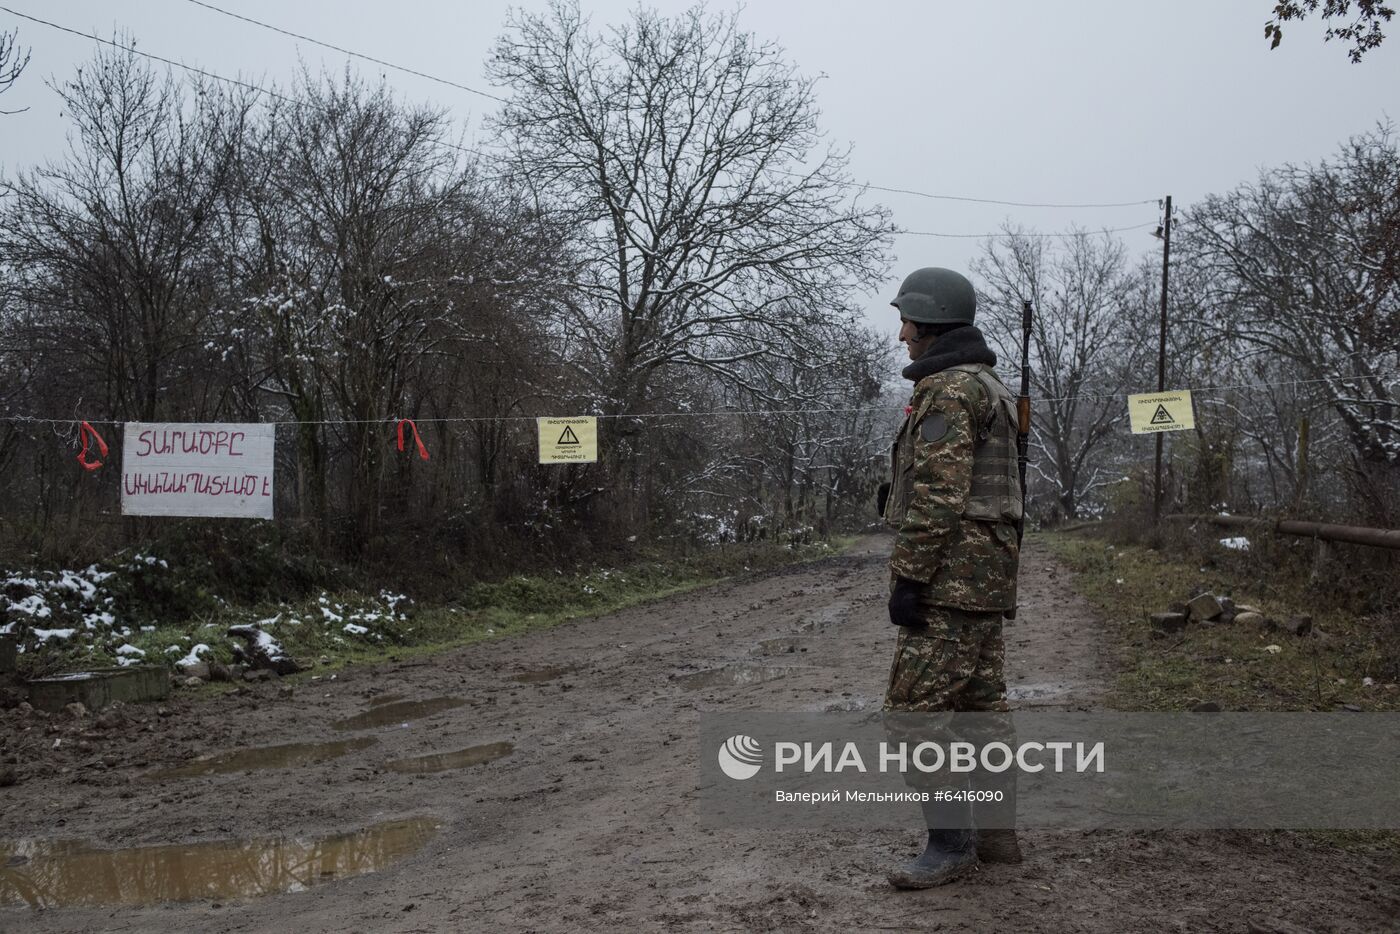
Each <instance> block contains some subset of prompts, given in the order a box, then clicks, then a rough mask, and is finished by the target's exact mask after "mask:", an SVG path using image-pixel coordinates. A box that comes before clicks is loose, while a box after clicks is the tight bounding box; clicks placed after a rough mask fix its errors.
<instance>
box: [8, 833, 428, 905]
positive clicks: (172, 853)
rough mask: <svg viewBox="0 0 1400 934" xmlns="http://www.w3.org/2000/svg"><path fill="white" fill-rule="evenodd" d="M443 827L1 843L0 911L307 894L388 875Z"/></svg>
mask: <svg viewBox="0 0 1400 934" xmlns="http://www.w3.org/2000/svg"><path fill="white" fill-rule="evenodd" d="M437 828H438V824H437V822H436V821H434V820H432V819H430V818H413V819H409V820H398V821H390V822H387V823H383V824H376V825H374V826H372V827H367V828H365V829H363V830H357V831H354V832H352V833H346V834H340V835H338V836H334V837H322V838H320V839H309V840H301V839H289V838H279V839H270V840H226V841H221V842H211V843H195V844H188V845H186V844H171V845H165V846H145V847H134V848H132V849H126V850H99V849H93V848H92V847H90V846H88V845H87V844H85V843H80V842H76V841H67V840H57V841H55V840H21V841H17V842H12V843H0V863H3V865H0V905H29V906H30V907H33V908H62V907H70V906H79V905H86V906H94V905H152V904H157V903H160V902H177V901H190V900H192V899H206V898H207V899H222V898H251V897H253V896H257V895H273V894H277V893H280V892H299V891H301V890H303V889H306V888H308V887H310V886H313V885H317V884H319V883H322V882H331V881H334V880H336V879H345V878H349V877H351V876H359V875H364V874H365V873H370V872H378V871H380V870H382V869H385V868H387V867H388V866H390V865H392V864H394V863H395V862H397V861H399V860H401V859H403V858H405V857H407V856H411V855H412V854H413V853H415V852H417V851H418V850H419V849H420V848H422V846H423V845H424V844H425V843H427V842H428V840H430V839H431V838H432V836H433V834H434V833H435V832H436V831H437Z"/></svg>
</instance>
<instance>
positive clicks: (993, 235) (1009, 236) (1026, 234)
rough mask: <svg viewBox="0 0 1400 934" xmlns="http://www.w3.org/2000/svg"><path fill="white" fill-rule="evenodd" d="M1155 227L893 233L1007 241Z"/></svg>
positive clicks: (1143, 225)
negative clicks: (1019, 231)
mask: <svg viewBox="0 0 1400 934" xmlns="http://www.w3.org/2000/svg"><path fill="white" fill-rule="evenodd" d="M1155 226H1157V225H1156V224H1155V223H1152V224H1134V225H1132V226H1130V227H1108V228H1105V229H1103V230H1095V231H1087V230H1085V231H1079V230H1069V231H1052V232H1048V233H1041V232H1039V231H1027V232H1021V233H1007V232H1006V231H1000V232H998V233H934V232H933V231H928V230H896V231H895V233H896V234H902V235H905V236H909V237H942V238H946V239H950V240H984V239H992V240H1008V239H1012V238H1014V237H1078V236H1081V235H1085V234H1090V233H1106V234H1109V233H1122V232H1123V231H1125V230H1146V229H1147V228H1148V227H1155Z"/></svg>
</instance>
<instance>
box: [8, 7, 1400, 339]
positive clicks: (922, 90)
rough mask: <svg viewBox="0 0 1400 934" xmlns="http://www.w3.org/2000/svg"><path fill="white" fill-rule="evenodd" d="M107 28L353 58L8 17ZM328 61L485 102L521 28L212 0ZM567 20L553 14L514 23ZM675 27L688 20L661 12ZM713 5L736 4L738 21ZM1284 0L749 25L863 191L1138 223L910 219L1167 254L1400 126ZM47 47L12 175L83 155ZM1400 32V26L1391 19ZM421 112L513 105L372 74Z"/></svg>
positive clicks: (398, 11)
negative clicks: (1275, 16)
mask: <svg viewBox="0 0 1400 934" xmlns="http://www.w3.org/2000/svg"><path fill="white" fill-rule="evenodd" d="M0 2H3V4H4V5H5V6H9V7H12V8H13V9H15V10H17V11H19V12H22V13H28V14H31V15H34V16H38V17H42V18H44V19H48V20H51V21H53V22H56V23H60V24H62V25H65V26H68V27H71V28H73V29H78V30H81V31H85V32H90V33H96V34H99V35H102V36H111V35H112V33H113V31H114V30H116V31H124V32H127V33H129V34H130V35H132V36H134V37H135V38H136V40H137V42H138V46H139V47H140V48H141V49H143V50H145V51H148V52H151V53H154V54H157V55H161V56H164V57H166V58H171V59H175V60H177V61H181V62H184V63H186V64H190V65H197V66H199V67H201V68H204V69H206V70H209V71H213V72H216V73H218V74H221V75H226V76H242V77H244V78H251V79H252V80H255V81H258V82H268V81H274V82H281V83H287V82H289V81H290V80H291V79H292V78H293V77H294V75H295V73H296V71H297V69H298V68H299V64H298V63H299V62H305V63H306V64H307V65H309V66H310V67H312V68H313V69H318V68H320V67H322V66H323V65H324V66H325V67H328V68H331V69H333V70H334V69H339V68H341V67H343V65H344V64H345V61H346V59H345V56H343V55H340V54H339V53H335V52H331V51H328V50H325V49H322V48H320V47H318V46H315V45H311V44H308V43H305V42H300V41H298V40H296V39H292V38H288V37H287V36H284V35H279V34H277V33H275V32H271V31H269V30H266V29H263V28H259V27H257V26H253V25H249V24H247V23H242V22H237V21H235V20H232V19H229V18H227V17H225V16H222V15H220V14H218V13H215V12H212V11H210V10H207V9H202V8H200V7H198V6H196V5H194V4H192V3H190V2H188V0H140V2H136V0H128V2H111V0H107V2H102V0H0ZM211 2H213V3H214V4H215V5H217V6H221V7H223V8H225V9H228V10H231V11H234V12H237V13H241V14H243V15H246V16H249V17H253V18H255V19H260V20H263V21H264V22H267V23H270V24H272V25H276V26H279V27H282V28H285V29H288V30H290V31H293V32H299V33H302V34H304V35H306V36H308V37H311V38H314V39H318V40H321V41H324V42H329V43H333V44H335V45H339V46H343V47H345V48H347V49H351V50H354V51H357V52H361V53H364V54H368V55H373V56H375V57H378V58H382V59H384V60H386V61H390V62H394V63H398V64H403V65H408V66H411V67H413V68H416V69H419V70H421V71H424V72H427V73H430V74H434V75H438V76H441V77H444V78H448V79H451V80H454V81H457V82H460V83H462V84H466V85H470V86H472V87H477V88H481V89H483V90H491V88H490V87H489V85H487V84H486V81H485V78H484V63H485V60H486V56H487V54H488V50H489V48H490V45H491V43H492V41H493V39H494V38H495V37H496V36H497V35H498V34H499V32H500V31H501V28H502V24H503V23H504V20H505V15H506V11H507V9H508V8H509V7H510V6H511V5H512V4H510V3H507V2H501V0H469V2H455V3H454V2H448V0H399V2H398V3H396V4H392V5H391V4H387V3H384V2H382V0H380V2H374V3H371V2H368V0H297V2H294V3H292V2H287V0H211ZM515 5H516V6H522V7H524V8H526V9H539V8H543V7H544V5H545V4H544V3H543V2H542V0H527V2H524V3H519V4H515ZM653 5H654V6H655V7H656V8H658V9H660V10H662V11H663V12H674V11H677V10H680V9H684V8H685V7H686V6H688V5H689V4H687V3H683V2H679V0H677V2H670V0H658V2H656V3H654V4H653ZM634 6H635V4H633V3H629V2H626V0H586V2H584V3H583V8H584V9H585V11H587V12H588V13H589V14H590V15H591V17H592V19H593V21H594V23H595V24H605V23H610V22H617V21H620V20H622V19H624V18H626V17H627V15H628V13H629V11H630V10H631V9H633V8H634ZM711 6H712V8H719V9H732V6H730V5H727V4H711ZM1272 8H1273V0H1228V2H1226V0H1172V2H1170V3H1163V2H1153V3H1145V2H1129V0H1077V2H1053V3H1052V2H1044V0H1039V2H1031V0H1016V2H999V3H974V2H967V0H960V2H956V3H954V2H945V0H862V2H859V3H839V4H836V3H828V4H820V3H812V2H810V0H809V2H804V3H798V2H795V0H782V2H778V0H751V2H750V3H749V4H748V6H747V7H746V8H744V9H743V10H742V12H741V13H740V22H741V25H742V26H743V27H744V28H746V29H748V30H749V31H752V32H755V33H757V34H759V35H760V36H762V37H765V38H774V39H777V40H778V41H780V42H781V43H782V44H783V45H784V46H785V47H786V49H787V52H788V56H789V58H790V59H791V60H792V61H794V62H795V63H796V64H797V65H798V66H799V68H800V69H801V70H802V71H804V72H805V73H807V74H810V75H823V76H824V78H823V80H822V81H821V84H820V86H819V99H820V101H821V106H822V109H823V113H824V125H825V128H826V130H827V131H828V133H829V134H830V136H831V137H832V138H833V139H834V140H836V141H838V142H841V143H846V142H849V143H851V144H852V145H853V147H854V152H853V158H852V169H853V172H854V175H855V177H856V179H857V180H858V181H862V182H869V183H871V184H876V185H884V186H889V187H894V188H908V189H917V190H920V191H924V192H929V193H934V194H945V195H960V196H969V197H977V198H991V199H1001V200H1009V201H1032V202H1074V203H1082V202H1118V201H1136V200H1144V199H1146V200H1151V202H1152V203H1150V204H1143V205H1139V206H1136V207H1131V208H1117V209H1074V210H1061V209H1036V208H1018V207H1004V206H998V205H989V204H960V203H956V202H949V201H939V200H929V199H924V198H918V197H912V196H904V195H882V196H881V200H882V201H883V202H884V203H886V204H888V205H889V206H890V207H891V208H893V209H894V219H895V222H896V223H897V224H898V225H899V226H901V227H903V228H905V229H908V230H920V231H933V232H941V233H980V232H984V231H995V230H997V229H998V228H999V226H1000V225H1001V224H1002V223H1003V222H1004V221H1008V220H1009V221H1011V222H1013V223H1020V224H1024V225H1027V226H1030V227H1035V228H1038V229H1040V230H1047V231H1050V230H1064V229H1066V228H1067V227H1068V226H1069V225H1071V224H1079V225H1081V226H1085V227H1089V228H1101V227H1122V226H1129V225H1138V224H1141V225H1147V229H1144V230H1135V231H1129V232H1125V233H1123V234H1121V236H1123V237H1124V238H1125V239H1126V241H1127V243H1128V244H1129V246H1130V248H1132V249H1134V250H1135V251H1136V250H1139V249H1140V250H1143V251H1148V250H1158V249H1160V248H1159V247H1158V246H1157V241H1156V240H1153V239H1152V238H1151V236H1150V235H1151V228H1152V227H1153V226H1155V224H1156V221H1157V219H1158V213H1159V212H1158V208H1157V204H1156V200H1155V199H1157V198H1159V197H1161V196H1162V195H1165V194H1168V193H1170V194H1172V195H1173V196H1174V200H1175V201H1176V203H1177V204H1178V205H1189V204H1190V203H1191V202H1193V201H1195V200H1196V199H1198V198H1200V197H1201V196H1203V195H1205V194H1207V193H1210V192H1217V191H1224V190H1226V189H1229V188H1231V187H1233V186H1235V185H1237V184H1239V183H1240V182H1243V181H1247V180H1251V179H1253V178H1254V177H1255V176H1256V175H1257V173H1258V171H1259V169H1260V168H1261V167H1266V166H1274V165H1280V164H1282V163H1285V162H1304V161H1315V160H1318V159H1320V158H1322V157H1325V156H1328V155H1329V154H1331V153H1332V152H1333V151H1334V150H1335V149H1336V148H1337V146H1338V144H1339V143H1340V142H1341V141H1343V140H1344V139H1346V138H1347V137H1348V136H1351V135H1353V134H1356V133H1360V132H1364V131H1366V130H1368V129H1370V128H1372V127H1373V126H1374V125H1375V124H1376V123H1377V122H1378V121H1381V120H1385V119H1387V118H1388V117H1390V116H1400V100H1397V95H1400V35H1392V36H1391V38H1389V39H1388V41H1387V42H1386V43H1385V44H1383V45H1382V46H1381V47H1380V48H1379V49H1377V50H1374V51H1372V52H1370V53H1369V54H1368V55H1367V57H1366V59H1365V60H1364V61H1363V63H1362V64H1359V65H1353V64H1352V63H1351V62H1350V60H1349V59H1348V57H1347V50H1348V49H1347V46H1346V45H1345V44H1344V43H1342V42H1338V41H1333V42H1330V43H1324V42H1323V41H1322V32H1323V27H1322V25H1321V24H1320V23H1312V22H1309V23H1293V24H1289V26H1288V27H1287V29H1286V31H1285V39H1284V42H1283V44H1282V45H1281V46H1280V47H1279V48H1278V49H1276V50H1274V51H1270V50H1269V48H1268V43H1267V41H1266V40H1265V39H1264V35H1263V33H1264V23H1265V21H1266V20H1267V19H1268V16H1269V12H1270V11H1271V9H1272ZM16 26H18V27H19V29H20V41H21V43H22V44H23V45H26V46H31V47H32V48H33V59H32V61H31V63H30V68H29V70H28V71H27V72H26V73H25V74H24V75H23V76H22V78H21V80H20V81H19V82H18V83H17V84H16V85H15V86H14V87H13V88H12V89H11V90H10V91H9V92H8V93H6V94H5V95H4V97H3V98H0V106H2V107H3V108H4V109H6V110H13V109H16V108H20V107H28V108H29V110H28V111H26V112H24V113H22V114H18V115H14V116H0V167H3V169H4V170H5V171H12V170H14V169H16V168H21V167H26V166H28V165H31V164H33V163H35V162H37V161H41V160H43V159H45V158H50V157H57V156H59V155H61V153H62V152H63V150H64V147H65V145H66V144H65V140H64V135H65V133H66V131H67V126H66V122H65V120H64V118H63V116H62V115H61V113H60V108H59V102H58V99H57V97H56V95H55V94H54V93H53V91H51V90H50V89H49V88H48V87H46V83H47V82H49V81H52V80H55V79H56V80H63V79H66V78H67V77H69V76H71V75H72V73H73V71H74V69H75V68H76V67H77V66H78V65H79V64H80V63H81V62H83V61H85V60H86V59H88V58H89V57H90V56H91V54H92V51H93V46H94V44H93V43H92V42H91V41H89V40H84V39H80V38H76V37H74V36H71V35H66V34H63V33H60V32H57V31H55V30H52V29H50V28H48V27H46V26H40V25H36V24H33V23H29V22H25V21H23V20H20V19H18V18H16V17H14V16H11V15H10V14H8V13H5V12H3V11H0V29H3V30H9V29H13V28H14V27H16ZM1391 32H1392V33H1400V22H1397V23H1395V24H1392V26H1391ZM354 64H355V67H357V68H360V69H361V70H363V71H365V72H366V73H368V74H371V75H373V74H377V73H382V74H383V75H384V76H385V77H386V78H387V80H388V81H389V83H390V84H391V85H393V86H394V87H395V88H396V89H398V90H399V91H400V92H401V93H402V94H403V95H404V96H405V97H407V98H410V99H413V100H420V101H430V102H434V103H437V104H439V105H442V106H444V107H447V108H449V109H450V110H451V111H452V112H453V113H454V114H455V115H456V116H457V117H458V118H459V119H460V121H461V122H462V124H463V125H464V126H465V127H466V134H467V138H468V139H469V140H472V141H474V142H477V143H478V144H479V143H482V142H488V140H486V139H485V138H483V137H482V135H481V132H482V120H481V118H482V117H483V115H484V114H486V113H487V112H489V110H490V108H491V107H493V106H494V103H493V102H492V101H489V100H486V99H484V98H481V97H477V96H474V95H472V94H469V93H467V92H465V91H456V90H453V89H450V88H446V87H443V86H442V85H438V84H435V83H433V82H430V81H427V80H424V79H422V78H417V77H413V76H410V75H406V74H403V73H401V72H397V71H391V70H385V69H380V68H377V67H376V66H373V65H369V64H367V63H363V62H355V63H354ZM895 247H896V254H897V259H896V263H895V267H894V269H893V271H892V272H891V275H890V279H889V282H888V283H887V284H886V286H885V288H884V289H883V290H882V291H881V292H880V293H878V294H874V295H870V296H869V297H868V301H867V303H866V304H867V310H868V313H869V315H870V317H871V320H872V321H873V322H876V323H877V324H879V325H880V326H882V328H883V329H886V330H888V331H890V332H891V333H892V332H893V330H894V329H895V325H896V324H897V322H895V320H894V318H893V317H892V316H893V315H894V310H893V309H891V308H889V307H888V306H887V305H886V304H885V303H886V302H887V301H888V300H889V298H891V297H893V295H894V290H895V288H896V286H897V285H898V282H899V279H900V278H901V277H902V276H903V275H904V274H905V273H906V272H908V271H910V270H912V269H914V268H917V267H919V266H925V265H940V266H949V267H952V268H955V269H962V270H966V269H967V267H968V265H969V263H970V261H971V259H972V258H973V256H974V255H976V253H977V252H978V251H979V250H980V242H979V241H977V240H967V239H939V238H930V237H915V236H907V235H906V236H901V237H899V238H898V240H897V241H896V244H895Z"/></svg>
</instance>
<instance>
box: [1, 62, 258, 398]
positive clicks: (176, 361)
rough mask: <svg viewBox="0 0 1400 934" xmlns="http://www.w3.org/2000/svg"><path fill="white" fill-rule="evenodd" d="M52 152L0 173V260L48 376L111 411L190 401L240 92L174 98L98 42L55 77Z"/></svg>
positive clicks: (202, 345)
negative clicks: (23, 169)
mask: <svg viewBox="0 0 1400 934" xmlns="http://www.w3.org/2000/svg"><path fill="white" fill-rule="evenodd" d="M59 93H60V95H61V96H62V98H63V101H64V106H65V109H66V110H67V111H68V112H69V113H70V114H72V115H73V119H74V122H75V126H76V133H75V135H74V137H73V149H72V152H71V154H70V155H69V157H68V158H67V159H65V160H62V161H58V162H53V163H50V164H48V165H46V166H44V167H42V168H40V169H38V170H35V171H33V172H29V173H25V174H22V175H20V176H19V177H18V179H17V180H16V181H14V182H13V183H11V184H9V185H7V188H8V190H9V193H10V195H11V197H10V198H9V199H8V203H7V204H6V207H5V210H4V213H3V214H2V215H0V261H3V263H4V264H5V265H6V266H7V267H8V268H9V270H10V274H11V282H12V286H13V289H14V293H15V297H16V299H17V300H18V301H20V302H22V303H23V304H24V305H25V307H26V309H27V312H26V313H27V314H28V315H29V319H30V320H31V322H32V323H33V328H32V329H31V330H30V331H29V332H28V334H27V335H26V337H27V339H28V340H30V342H31V348H32V349H33V350H34V351H35V352H38V353H49V354H50V360H49V363H50V366H51V367H62V369H61V370H60V369H54V370H51V373H52V375H53V377H54V379H55V382H56V383H58V384H59V385H63V386H66V387H67V388H69V389H70V390H72V391H75V397H74V398H73V399H70V400H67V401H69V402H73V401H76V399H77V398H84V399H85V400H86V401H87V402H89V403H92V402H97V403H99V404H100V405H101V406H102V407H104V408H105V409H106V410H107V411H109V412H111V413H112V414H113V415H114V416H115V417H118V418H123V419H126V418H130V419H136V420H153V419H155V418H157V417H163V416H173V415H175V414H177V413H178V414H179V415H183V416H191V415H196V414H198V413H199V412H200V411H201V410H203V411H206V412H207V409H201V406H202V405H203V401H207V400H205V399H204V396H203V389H204V388H205V387H206V386H208V385H209V384H208V382H207V381H206V376H207V370H206V368H207V366H208V364H209V356H208V348H207V347H206V343H207V341H208V339H209V337H210V316H211V313H212V307H211V306H212V302H211V300H210V299H211V283H212V279H213V271H212V269H211V268H210V266H209V259H210V256H209V253H208V251H207V249H206V247H207V245H208V242H209V238H210V236H211V232H212V230H213V224H212V220H213V215H214V210H215V206H216V204H217V203H218V202H219V200H220V199H221V198H222V197H223V194H224V187H225V185H226V184H227V181H228V178H229V169H230V166H231V165H232V164H233V161H234V159H233V155H234V152H235V151H236V149H237V139H238V137H239V135H240V129H239V127H240V126H241V123H242V121H243V119H244V117H245V116H246V114H247V111H248V108H249V107H250V106H251V105H250V104H249V102H248V101H247V100H246V99H245V98H242V97H236V96H226V95H223V94H221V93H219V92H218V91H216V90H214V89H210V88H202V89H200V91H199V93H198V94H197V95H195V96H194V100H193V101H191V100H189V99H187V98H186V97H185V96H184V95H183V94H182V93H181V92H180V91H179V90H178V89H177V88H176V87H175V85H174V84H173V83H172V82H171V81H170V79H169V78H168V76H167V77H164V78H162V77H161V76H159V75H157V74H156V73H155V72H153V71H152V70H151V69H150V68H149V67H148V66H147V65H146V64H145V63H144V62H143V61H141V60H140V59H138V58H137V57H136V56H135V55H132V54H131V53H129V52H118V51H113V52H104V53H100V54H99V55H98V56H97V58H96V59H95V60H94V62H93V63H92V64H91V65H90V66H89V67H88V68H86V69H83V70H82V71H80V73H79V75H78V77H77V78H76V79H75V80H73V81H71V82H68V83H66V84H64V85H63V86H62V87H61V88H60V90H59Z"/></svg>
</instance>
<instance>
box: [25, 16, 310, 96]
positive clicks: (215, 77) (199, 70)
mask: <svg viewBox="0 0 1400 934" xmlns="http://www.w3.org/2000/svg"><path fill="white" fill-rule="evenodd" d="M0 10H4V11H5V12H6V13H9V14H10V15H11V16H18V17H19V18H20V19H27V20H29V21H30V22H31V23H38V24H40V25H41V26H48V27H49V28H50V29H57V30H58V31H59V32H66V33H68V34H69V35H74V36H78V37H80V38H83V39H91V40H93V41H94V42H101V43H102V44H103V45H110V46H112V47H113V48H116V49H121V50H123V51H125V52H132V53H134V54H136V55H140V56H143V57H145V58H149V59H152V60H153V61H157V62H162V63H163V64H166V65H173V66H175V67H176V68H183V69H184V70H185V71H191V72H194V73H195V74H197V75H203V76H204V77H206V78H210V79H213V80H214V81H223V82H225V83H227V84H235V85H238V86H239V87H241V88H247V89H248V90H250V91H256V92H257V93H259V94H266V95H268V96H269V97H275V98H277V99H278V100H282V101H287V102H289V103H292V102H293V99H292V98H290V97H287V96H285V95H283V94H278V93H277V92H276V91H269V90H268V89H267V88H264V87H259V86H258V85H256V84H249V83H248V82H246V81H239V80H238V79H237V78H225V77H224V76H223V75H216V74H214V73H213V72H212V71H205V70H204V69H202V68H196V67H195V66H193V65H186V64H184V63H183V62H177V61H173V60H172V59H168V58H162V57H161V56H159V55H155V54H152V53H150V52H143V51H141V50H140V49H138V48H136V47H135V46H131V45H122V44H121V43H120V42H115V41H113V40H111V39H103V38H102V37H101V36H96V35H93V34H92V33H90V32H81V31H80V30H77V29H69V28H68V27H67V26H60V25H59V24H58V23H51V22H49V21H48V20H46V19H40V18H39V17H37V16H30V15H29V14H28V13H20V12H18V11H17V10H12V9H10V8H9V7H7V6H0Z"/></svg>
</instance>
